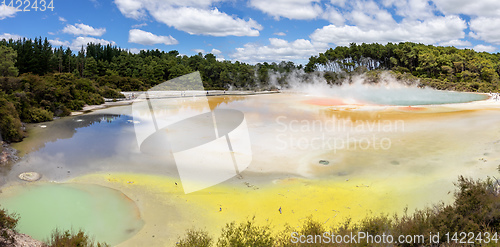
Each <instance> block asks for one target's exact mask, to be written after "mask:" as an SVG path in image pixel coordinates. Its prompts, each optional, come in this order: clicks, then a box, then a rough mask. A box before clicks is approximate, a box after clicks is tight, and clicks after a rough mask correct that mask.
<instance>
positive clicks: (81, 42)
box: [49, 37, 116, 51]
mask: <svg viewBox="0 0 500 247" xmlns="http://www.w3.org/2000/svg"><path fill="white" fill-rule="evenodd" d="M49 42H50V44H52V46H54V47H59V46H64V47H69V48H70V49H71V50H72V51H80V50H81V49H82V46H83V48H84V49H86V47H87V44H88V43H94V44H101V45H109V44H111V45H116V43H115V42H114V41H108V40H104V39H97V38H94V37H77V38H75V39H73V40H72V41H71V42H69V41H66V40H60V39H59V38H55V39H50V40H49Z"/></svg>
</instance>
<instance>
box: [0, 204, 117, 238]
mask: <svg viewBox="0 0 500 247" xmlns="http://www.w3.org/2000/svg"><path fill="white" fill-rule="evenodd" d="M19 219H20V217H19V216H18V215H17V214H15V213H14V214H9V213H8V212H7V211H6V210H5V209H0V247H3V246H5V247H7V246H17V245H16V238H15V235H16V233H17V232H16V226H17V223H18V221H19ZM107 246H109V245H107V244H106V243H100V242H95V241H94V240H93V239H92V238H91V237H89V236H88V235H87V234H85V232H84V231H82V230H79V231H78V232H73V231H68V230H67V231H60V230H59V229H55V230H54V231H53V232H52V235H51V236H50V238H49V239H48V240H46V241H45V242H44V243H43V245H42V247H107Z"/></svg>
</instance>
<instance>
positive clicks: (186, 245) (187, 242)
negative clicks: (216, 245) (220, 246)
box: [177, 230, 212, 247]
mask: <svg viewBox="0 0 500 247" xmlns="http://www.w3.org/2000/svg"><path fill="white" fill-rule="evenodd" d="M177 246H179V247H191V246H197V247H210V246H212V238H211V237H210V236H209V235H208V232H206V231H202V230H187V232H186V236H185V237H184V238H183V239H180V240H179V242H178V243H177Z"/></svg>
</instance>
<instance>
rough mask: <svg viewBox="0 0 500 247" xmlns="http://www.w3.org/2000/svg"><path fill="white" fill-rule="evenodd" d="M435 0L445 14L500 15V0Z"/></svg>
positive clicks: (438, 7)
mask: <svg viewBox="0 0 500 247" xmlns="http://www.w3.org/2000/svg"><path fill="white" fill-rule="evenodd" d="M433 2H434V4H435V5H436V7H437V9H438V10H440V11H441V12H443V13H444V14H465V15H472V16H490V17H492V16H500V1H497V0H474V1H469V0H434V1H433Z"/></svg>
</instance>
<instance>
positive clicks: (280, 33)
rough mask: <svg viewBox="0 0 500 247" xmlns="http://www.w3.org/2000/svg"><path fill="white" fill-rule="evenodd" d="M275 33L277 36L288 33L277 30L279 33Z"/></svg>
mask: <svg viewBox="0 0 500 247" xmlns="http://www.w3.org/2000/svg"><path fill="white" fill-rule="evenodd" d="M274 35H277V36H286V33H284V32H277V33H274Z"/></svg>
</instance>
